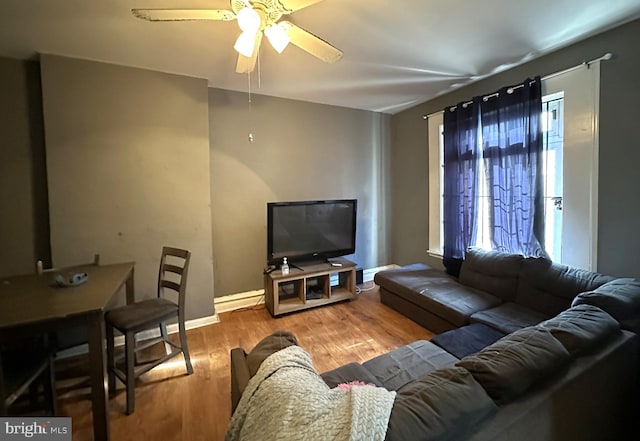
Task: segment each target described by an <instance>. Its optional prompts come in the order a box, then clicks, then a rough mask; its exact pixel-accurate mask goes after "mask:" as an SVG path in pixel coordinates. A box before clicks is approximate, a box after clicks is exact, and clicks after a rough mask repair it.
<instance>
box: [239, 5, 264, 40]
mask: <svg viewBox="0 0 640 441" xmlns="http://www.w3.org/2000/svg"><path fill="white" fill-rule="evenodd" d="M238 26H240V29H242V32H251V33H253V34H255V33H256V32H258V29H260V15H259V14H258V12H257V11H256V10H255V9H253V8H249V7H247V8H244V9H241V10H240V12H238Z"/></svg>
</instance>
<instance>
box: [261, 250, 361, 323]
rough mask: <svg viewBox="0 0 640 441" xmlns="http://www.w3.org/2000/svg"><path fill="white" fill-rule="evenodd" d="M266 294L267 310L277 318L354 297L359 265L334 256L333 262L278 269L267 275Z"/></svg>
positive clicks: (265, 277) (265, 280)
mask: <svg viewBox="0 0 640 441" xmlns="http://www.w3.org/2000/svg"><path fill="white" fill-rule="evenodd" d="M332 263H333V264H339V265H340V266H334V265H332ZM264 294H265V303H266V305H267V309H268V310H269V312H270V313H271V315H272V316H274V317H277V316H279V315H282V314H287V313H290V312H295V311H301V310H303V309H308V308H314V307H316V306H321V305H327V304H329V303H335V302H340V301H342V300H349V299H354V298H355V297H356V264H355V263H353V262H350V261H348V260H346V259H331V263H329V262H311V263H306V264H295V265H292V266H291V269H290V270H289V274H286V275H283V274H282V272H281V271H280V270H275V271H272V272H270V273H268V274H265V275H264Z"/></svg>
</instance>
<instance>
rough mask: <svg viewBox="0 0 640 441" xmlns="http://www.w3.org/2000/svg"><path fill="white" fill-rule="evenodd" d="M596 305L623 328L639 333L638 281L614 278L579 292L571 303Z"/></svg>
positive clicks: (639, 300)
mask: <svg viewBox="0 0 640 441" xmlns="http://www.w3.org/2000/svg"><path fill="white" fill-rule="evenodd" d="M582 304H588V305H593V306H597V307H598V308H600V309H603V310H604V311H606V312H607V313H609V314H610V315H611V316H613V318H615V319H616V320H618V322H620V325H621V326H622V328H624V329H628V330H630V331H633V332H635V333H636V334H637V333H640V281H638V280H636V279H631V278H621V279H615V280H612V281H610V282H607V283H605V284H604V285H601V286H599V287H598V288H596V289H594V290H593V291H587V292H583V293H581V294H579V295H578V296H577V297H576V298H575V299H574V300H573V303H572V305H574V306H575V305H582Z"/></svg>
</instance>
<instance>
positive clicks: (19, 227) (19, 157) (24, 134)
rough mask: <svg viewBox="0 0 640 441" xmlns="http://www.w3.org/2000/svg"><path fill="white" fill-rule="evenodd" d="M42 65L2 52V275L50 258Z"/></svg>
mask: <svg viewBox="0 0 640 441" xmlns="http://www.w3.org/2000/svg"><path fill="white" fill-rule="evenodd" d="M39 84H40V82H39V67H38V64H37V63H29V62H23V61H18V60H11V59H7V58H0V97H2V98H1V99H0V133H2V136H0V155H1V158H2V159H1V160H0V207H2V208H0V213H1V214H0V277H1V276H3V275H12V274H23V273H29V272H32V271H34V270H35V261H36V260H38V259H48V255H49V233H48V214H47V194H46V191H47V190H46V173H45V166H44V143H43V139H42V138H43V131H42V101H41V98H40V87H39Z"/></svg>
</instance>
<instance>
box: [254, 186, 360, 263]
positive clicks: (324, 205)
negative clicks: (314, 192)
mask: <svg viewBox="0 0 640 441" xmlns="http://www.w3.org/2000/svg"><path fill="white" fill-rule="evenodd" d="M356 211H357V200H356V199H342V200H332V201H304V202H269V203H268V204H267V260H268V262H269V264H270V265H276V264H280V263H282V259H283V258H284V257H286V258H287V259H288V261H289V262H296V261H297V262H301V261H306V260H321V259H329V258H332V257H338V256H345V255H348V254H353V253H355V249H356Z"/></svg>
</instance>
